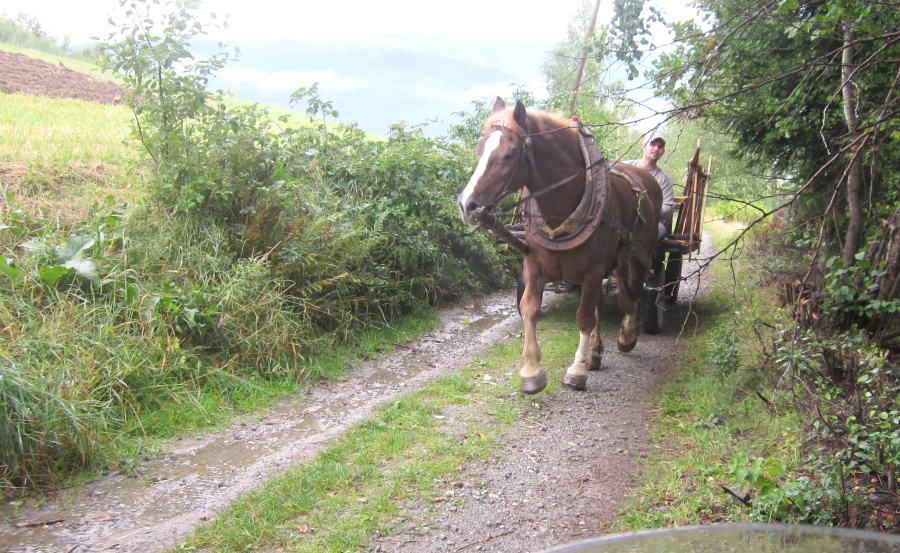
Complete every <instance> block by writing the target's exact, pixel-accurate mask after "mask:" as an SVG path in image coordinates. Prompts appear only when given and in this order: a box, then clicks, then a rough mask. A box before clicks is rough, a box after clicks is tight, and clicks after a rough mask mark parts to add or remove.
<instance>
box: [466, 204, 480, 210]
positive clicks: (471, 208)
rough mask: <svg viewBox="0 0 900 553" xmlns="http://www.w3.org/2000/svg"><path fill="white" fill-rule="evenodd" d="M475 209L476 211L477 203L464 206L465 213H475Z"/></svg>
mask: <svg viewBox="0 0 900 553" xmlns="http://www.w3.org/2000/svg"><path fill="white" fill-rule="evenodd" d="M476 209H478V203H477V202H469V203H467V204H466V213H472V212H473V211H475V210H476Z"/></svg>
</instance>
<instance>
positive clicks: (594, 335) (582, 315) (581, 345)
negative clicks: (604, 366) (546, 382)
mask: <svg viewBox="0 0 900 553" xmlns="http://www.w3.org/2000/svg"><path fill="white" fill-rule="evenodd" d="M600 295H601V292H600V286H599V285H594V284H593V283H589V282H585V284H584V286H583V287H582V289H581V303H579V304H578V312H577V313H576V314H575V321H576V323H577V324H578V331H579V339H578V349H577V350H576V351H575V360H574V361H573V362H572V366H570V367H569V369H568V370H567V371H566V376H565V378H563V384H564V385H565V386H567V387H569V388H572V389H573V390H579V391H583V390H586V389H587V373H588V370H591V369H595V367H594V366H593V365H594V354H595V352H596V353H597V357H598V358H597V361H596V364H597V367H596V368H599V365H600V359H599V355H600V354H601V353H602V352H603V342H602V341H601V340H600V333H599V329H598V328H597V327H598V325H599V320H600V318H599V302H600Z"/></svg>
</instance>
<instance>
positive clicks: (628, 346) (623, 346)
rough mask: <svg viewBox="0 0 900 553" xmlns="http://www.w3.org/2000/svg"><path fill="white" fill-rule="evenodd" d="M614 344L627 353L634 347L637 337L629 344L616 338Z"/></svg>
mask: <svg viewBox="0 0 900 553" xmlns="http://www.w3.org/2000/svg"><path fill="white" fill-rule="evenodd" d="M616 345H618V346H619V351H621V352H622V353H628V352H629V351H631V350H633V349H634V346H636V345H637V338H635V340H634V342H631V343H630V344H623V343H622V342H619V341H618V340H616Z"/></svg>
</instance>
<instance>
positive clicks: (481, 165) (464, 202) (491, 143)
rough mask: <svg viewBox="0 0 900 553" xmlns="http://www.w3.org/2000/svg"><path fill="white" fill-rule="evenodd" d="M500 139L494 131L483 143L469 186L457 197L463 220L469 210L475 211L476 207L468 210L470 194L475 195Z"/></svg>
mask: <svg viewBox="0 0 900 553" xmlns="http://www.w3.org/2000/svg"><path fill="white" fill-rule="evenodd" d="M502 138H503V133H502V132H500V131H499V130H496V131H494V132H492V133H491V134H490V135H489V136H488V137H487V140H485V142H484V150H483V151H482V152H481V158H479V160H478V166H477V167H476V168H475V172H474V173H472V178H470V179H469V184H467V185H466V188H465V190H463V191H462V194H460V195H459V199H458V200H457V203H458V204H459V209H460V211H461V212H462V216H463V220H468V219H467V215H468V214H469V210H470V209H475V208H477V207H478V206H477V205H473V206H472V207H471V208H470V206H469V204H470V201H471V200H470V198H471V197H472V194H474V193H475V188H476V187H477V186H478V181H479V180H481V177H483V176H484V173H485V172H486V171H487V166H488V163H489V162H490V158H491V154H492V153H494V151H495V150H497V148H499V147H500V140H501V139H502Z"/></svg>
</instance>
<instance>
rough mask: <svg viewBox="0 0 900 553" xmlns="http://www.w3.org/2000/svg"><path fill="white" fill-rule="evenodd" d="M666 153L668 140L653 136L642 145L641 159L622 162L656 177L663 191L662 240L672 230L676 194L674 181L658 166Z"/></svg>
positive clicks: (660, 235)
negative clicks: (673, 186)
mask: <svg viewBox="0 0 900 553" xmlns="http://www.w3.org/2000/svg"><path fill="white" fill-rule="evenodd" d="M664 153H666V139H665V138H663V137H661V136H652V137H651V138H650V140H648V141H646V142H644V143H643V144H642V145H641V157H639V158H638V159H631V160H628V161H622V163H627V164H628V165H634V166H635V167H640V168H641V169H645V170H646V171H649V172H650V174H651V175H653V176H654V177H656V182H658V183H659V187H660V189H662V211H660V214H659V225H660V229H659V237H660V238H662V237H663V236H665V235H666V234H669V232H671V230H672V212H673V211H674V210H675V192H674V190H673V189H672V179H671V178H669V175H668V174H666V172H665V171H663V170H662V168H661V167H660V166H659V165H657V164H658V163H659V160H660V159H661V158H662V156H663V154H664Z"/></svg>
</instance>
